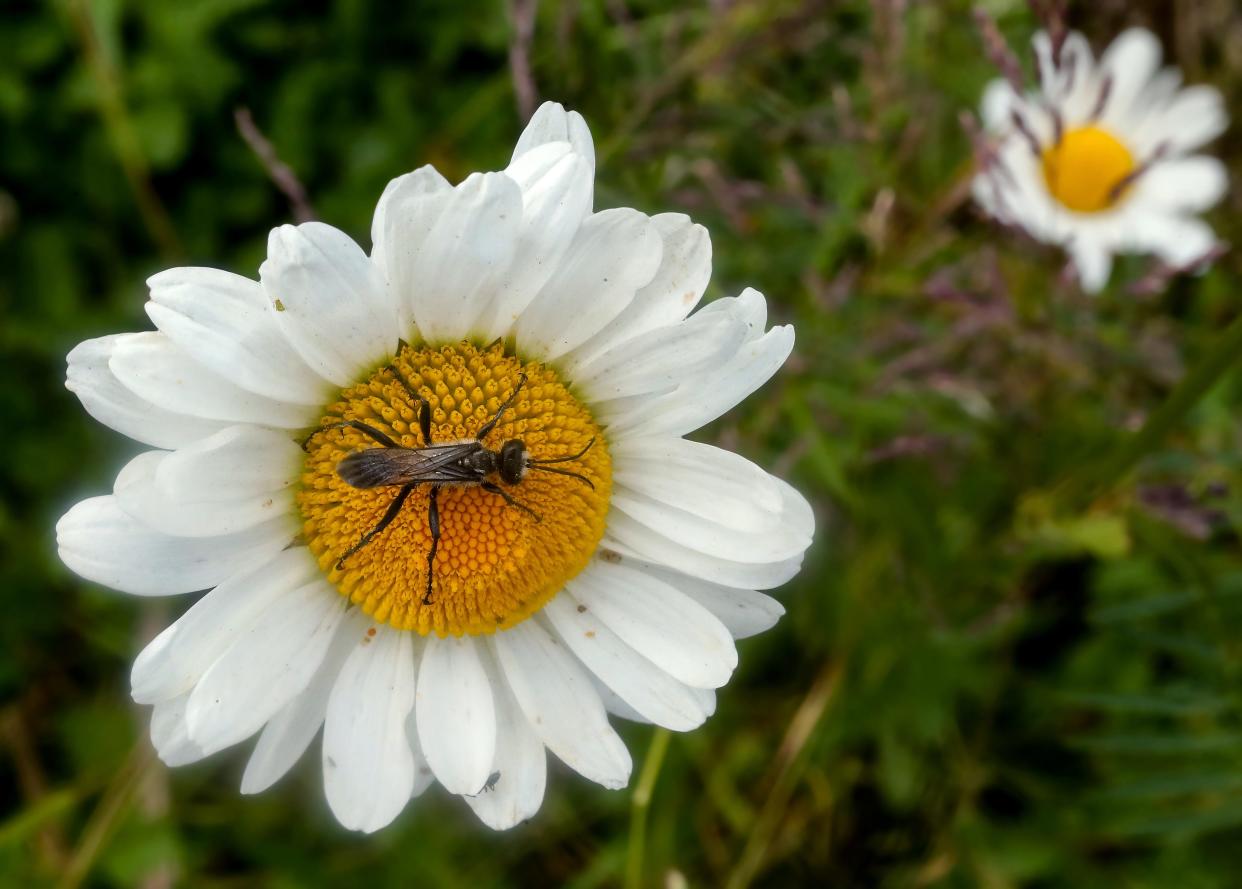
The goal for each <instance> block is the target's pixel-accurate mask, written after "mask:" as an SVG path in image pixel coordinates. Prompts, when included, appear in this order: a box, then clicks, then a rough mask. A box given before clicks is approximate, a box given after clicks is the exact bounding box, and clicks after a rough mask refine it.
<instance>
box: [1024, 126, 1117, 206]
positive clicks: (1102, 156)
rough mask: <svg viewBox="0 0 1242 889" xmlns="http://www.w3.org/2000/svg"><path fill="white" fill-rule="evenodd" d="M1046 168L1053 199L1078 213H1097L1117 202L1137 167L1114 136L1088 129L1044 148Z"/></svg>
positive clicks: (1064, 136)
mask: <svg viewBox="0 0 1242 889" xmlns="http://www.w3.org/2000/svg"><path fill="white" fill-rule="evenodd" d="M1043 167H1044V181H1045V182H1047V183H1048V190H1049V191H1050V192H1052V196H1053V197H1054V198H1056V199H1057V200H1058V201H1060V202H1061V203H1062V204H1064V205H1065V206H1066V207H1068V208H1069V209H1071V210H1074V211H1077V212H1079V213H1098V212H1100V211H1101V210H1107V209H1109V208H1110V207H1112V206H1113V205H1114V204H1116V203H1117V201H1118V199H1119V198H1120V197H1121V196H1122V194H1123V193H1124V191H1125V184H1126V178H1127V177H1128V176H1129V175H1130V174H1131V173H1133V172H1134V169H1135V164H1134V156H1133V155H1131V154H1130V151H1129V149H1128V148H1126V147H1125V146H1124V145H1122V144H1121V142H1119V141H1117V138H1116V137H1115V136H1113V134H1112V133H1109V132H1108V131H1107V130H1103V129H1101V128H1099V127H1095V126H1088V127H1079V128H1078V129H1076V130H1070V131H1069V132H1068V133H1066V134H1065V135H1063V136H1062V137H1061V141H1060V142H1059V143H1057V144H1056V145H1053V146H1051V147H1050V148H1047V149H1045V150H1044V155H1043Z"/></svg>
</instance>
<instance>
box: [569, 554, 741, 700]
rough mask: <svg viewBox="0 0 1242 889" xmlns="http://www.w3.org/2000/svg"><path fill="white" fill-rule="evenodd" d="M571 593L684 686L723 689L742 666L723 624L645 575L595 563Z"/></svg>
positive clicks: (636, 571) (598, 562) (709, 613)
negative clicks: (739, 665) (738, 661)
mask: <svg viewBox="0 0 1242 889" xmlns="http://www.w3.org/2000/svg"><path fill="white" fill-rule="evenodd" d="M572 592H573V595H574V598H575V599H577V600H578V601H579V602H580V603H581V604H583V605H585V606H586V607H587V608H588V609H589V610H590V611H593V612H595V616H596V617H598V618H599V619H600V620H601V621H603V623H604V624H605V625H606V626H607V627H608V628H609V629H611V630H612V631H613V632H614V633H616V634H617V636H618V637H620V638H621V639H622V640H623V641H624V642H625V643H626V644H628V645H629V646H630V647H631V648H633V649H634V650H635V651H637V652H638V653H639V654H641V655H643V656H644V657H645V658H647V660H649V661H651V662H652V663H653V664H655V665H656V666H657V667H659V668H661V669H662V670H664V671H665V672H667V673H668V674H669V675H670V676H672V677H673V678H674V679H676V680H678V681H680V682H684V683H686V684H687V685H690V686H694V687H697V688H719V687H720V686H722V685H724V684H725V683H726V682H728V681H729V677H730V676H732V675H733V670H734V668H736V667H737V647H736V646H734V644H733V637H732V636H731V635H729V631H728V630H727V629H726V628H725V626H724V624H722V623H721V622H720V621H719V620H717V619H716V618H715V617H714V616H713V615H712V613H711V612H709V611H708V610H707V609H706V608H704V607H703V606H702V605H700V604H698V603H697V602H695V601H694V600H693V599H691V598H690V597H689V596H686V595H685V594H683V593H682V592H680V591H679V590H677V589H676V588H675V587H673V586H671V585H670V584H668V583H665V582H664V581H663V580H661V579H660V578H658V577H656V576H654V575H652V574H649V573H647V572H646V571H643V570H641V569H639V568H633V567H629V566H627V565H617V564H612V563H609V562H605V561H596V562H595V563H594V564H593V565H592V566H591V570H589V571H584V572H583V573H582V574H580V575H578V577H576V578H575V579H574V582H573V585H572ZM614 691H617V692H618V694H620V693H621V692H620V690H619V689H615V688H614ZM622 697H625V695H623V694H622ZM630 703H631V704H633V703H634V702H633V701H630ZM635 709H639V708H638V707H637V705H635ZM639 712H642V711H641V710H639ZM644 715H647V714H644Z"/></svg>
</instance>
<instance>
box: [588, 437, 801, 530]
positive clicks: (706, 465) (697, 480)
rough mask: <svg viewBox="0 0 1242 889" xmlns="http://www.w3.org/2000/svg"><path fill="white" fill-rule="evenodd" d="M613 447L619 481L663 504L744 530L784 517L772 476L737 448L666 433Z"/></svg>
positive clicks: (769, 524) (616, 481)
mask: <svg viewBox="0 0 1242 889" xmlns="http://www.w3.org/2000/svg"><path fill="white" fill-rule="evenodd" d="M611 451H612V460H613V482H614V484H620V485H623V486H624V487H626V488H627V489H628V490H631V491H635V492H637V493H640V494H643V495H645V496H647V497H649V498H651V499H653V500H656V501H658V502H660V503H665V504H667V505H669V506H671V507H675V508H678V509H682V510H685V511H687V512H690V513H692V514H694V515H697V516H700V517H702V518H705V519H709V520H711V521H713V522H717V523H719V524H721V525H724V526H726V527H729V528H733V529H735V530H739V531H762V530H765V529H768V528H771V527H772V526H773V524H774V523H775V519H777V518H779V516H780V512H781V506H782V502H783V500H782V496H781V490H780V488H779V487H778V486H777V485H776V482H775V480H774V479H773V477H772V476H770V475H768V473H766V472H764V471H763V470H762V469H760V468H759V467H758V466H756V465H755V464H754V463H751V462H750V461H749V460H747V459H746V458H745V457H742V456H741V455H739V454H735V453H733V452H732V451H726V450H724V449H723V448H717V447H713V446H712V445H709V444H703V443H701V442H697V441H687V440H685V439H682V438H671V437H667V436H656V437H645V438H628V437H627V438H622V439H621V440H619V441H617V442H616V443H614V444H613V445H612V448H611ZM797 530H798V531H799V533H803V532H804V529H797Z"/></svg>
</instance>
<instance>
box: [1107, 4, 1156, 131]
mask: <svg viewBox="0 0 1242 889" xmlns="http://www.w3.org/2000/svg"><path fill="white" fill-rule="evenodd" d="M1160 55H1161V53H1160V41H1159V40H1157V39H1156V36H1155V35H1154V34H1152V33H1151V32H1150V31H1147V30H1145V29H1143V28H1129V29H1127V30H1125V31H1123V32H1121V34H1119V35H1118V36H1117V37H1116V38H1115V39H1114V40H1113V42H1112V43H1111V44H1110V45H1109V47H1108V49H1107V50H1105V52H1104V55H1102V56H1101V57H1100V65H1099V69H1100V70H1099V75H1098V76H1099V77H1101V78H1108V79H1109V81H1110V88H1109V92H1108V99H1107V102H1106V105H1105V108H1104V110H1103V113H1102V114H1101V120H1103V121H1104V122H1105V123H1107V124H1109V125H1111V126H1124V125H1125V123H1126V122H1127V120H1128V118H1129V115H1130V114H1131V109H1132V108H1133V106H1134V105H1135V104H1136V103H1137V102H1138V101H1139V100H1140V97H1141V95H1142V94H1143V92H1144V91H1145V88H1146V87H1147V85H1148V83H1149V82H1150V81H1151V78H1152V76H1153V75H1154V74H1155V73H1156V69H1157V68H1159V67H1160Z"/></svg>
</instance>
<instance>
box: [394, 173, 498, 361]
mask: <svg viewBox="0 0 1242 889" xmlns="http://www.w3.org/2000/svg"><path fill="white" fill-rule="evenodd" d="M432 200H433V201H434V205H435V209H438V210H439V211H440V212H439V214H438V217H437V218H436V219H435V222H434V225H433V227H432V228H431V229H430V231H429V232H428V233H427V235H426V237H425V238H422V239H421V240H416V241H415V242H414V243H412V244H410V245H409V246H406V245H401V247H399V248H398V247H397V246H396V245H395V244H393V245H392V248H391V250H389V251H388V252H387V254H386V255H387V257H388V262H389V268H390V282H389V283H390V285H391V286H393V287H395V288H396V289H397V292H398V294H400V295H401V296H402V297H404V299H406V300H407V303H408V304H409V305H410V306H411V307H412V314H413V317H414V323H415V324H416V325H417V326H418V330H419V332H420V333H421V334H422V336H423V338H424V339H426V340H427V341H428V342H431V343H442V342H454V341H456V340H460V339H463V338H466V337H469V336H470V335H471V334H472V333H474V332H475V331H474V327H475V326H476V322H477V321H478V320H479V319H480V317H481V316H482V314H483V313H484V310H485V309H486V308H487V307H488V305H489V303H490V302H491V301H492V300H493V299H494V298H495V296H496V291H497V289H498V288H499V287H500V286H501V285H502V283H503V281H504V275H505V272H506V271H507V270H508V268H509V266H510V264H511V262H512V260H513V256H514V251H515V242H516V236H517V233H518V231H519V227H520V225H521V222H522V192H521V189H519V188H518V186H517V183H515V182H514V181H513V180H512V179H510V178H509V177H508V176H506V175H504V174H503V173H475V174H472V175H471V176H470V177H469V178H468V179H466V181H465V182H463V183H461V185H459V186H457V188H455V189H454V190H453V192H452V193H451V194H449V195H447V196H441V195H439V194H436V195H433V196H432ZM432 293H434V294H435V298H434V299H429V298H427V295H428V294H432Z"/></svg>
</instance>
